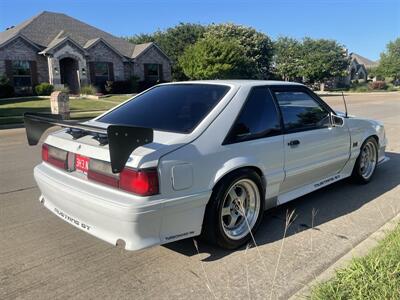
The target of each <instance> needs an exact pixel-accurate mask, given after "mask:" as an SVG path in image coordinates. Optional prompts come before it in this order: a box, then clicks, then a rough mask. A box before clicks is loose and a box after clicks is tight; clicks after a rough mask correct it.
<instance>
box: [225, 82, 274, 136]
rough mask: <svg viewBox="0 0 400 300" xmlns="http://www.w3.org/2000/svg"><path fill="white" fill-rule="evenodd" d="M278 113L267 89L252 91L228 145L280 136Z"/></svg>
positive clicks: (233, 128)
mask: <svg viewBox="0 0 400 300" xmlns="http://www.w3.org/2000/svg"><path fill="white" fill-rule="evenodd" d="M280 132H281V126H280V120H279V116H278V112H277V109H276V106H275V103H274V100H273V99H272V96H271V93H270V92H269V90H268V89H267V88H266V87H255V88H253V89H252V90H251V92H250V94H249V96H248V98H247V100H246V102H245V104H244V105H243V107H242V110H241V112H240V114H239V117H238V118H237V119H236V121H235V124H234V125H233V127H232V129H231V132H230V133H229V135H228V138H227V141H226V143H237V142H243V141H247V140H252V139H256V138H263V137H268V136H273V135H277V134H280Z"/></svg>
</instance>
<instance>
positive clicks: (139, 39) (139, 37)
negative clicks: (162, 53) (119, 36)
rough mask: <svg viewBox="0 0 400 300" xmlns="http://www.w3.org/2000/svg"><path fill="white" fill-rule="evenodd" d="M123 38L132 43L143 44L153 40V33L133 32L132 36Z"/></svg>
mask: <svg viewBox="0 0 400 300" xmlns="http://www.w3.org/2000/svg"><path fill="white" fill-rule="evenodd" d="M125 39H126V40H127V41H128V42H131V43H132V44H144V43H149V42H155V34H148V33H140V34H135V35H134V36H131V37H126V38H125Z"/></svg>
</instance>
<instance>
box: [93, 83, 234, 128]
mask: <svg viewBox="0 0 400 300" xmlns="http://www.w3.org/2000/svg"><path fill="white" fill-rule="evenodd" d="M228 90H229V87H228V86H224V85H213V84H173V85H162V86H158V87H155V88H153V89H151V90H149V91H147V92H145V93H144V94H142V95H140V96H137V97H135V98H134V99H132V100H131V101H128V102H126V103H125V104H123V105H121V106H120V107H118V108H116V109H114V110H112V111H111V112H109V113H108V114H106V115H104V116H103V117H101V118H100V119H98V121H100V122H105V123H110V124H124V125H132V126H140V127H148V128H153V129H158V130H163V131H172V132H179V133H189V132H191V131H192V130H193V129H194V128H195V127H196V126H197V125H198V124H199V123H200V122H201V121H202V120H203V119H204V118H205V116H206V115H207V114H208V113H209V112H210V111H211V110H212V109H213V108H214V106H215V105H216V104H217V103H218V102H219V101H220V100H221V99H222V97H223V96H224V95H225V94H226V93H227V92H228Z"/></svg>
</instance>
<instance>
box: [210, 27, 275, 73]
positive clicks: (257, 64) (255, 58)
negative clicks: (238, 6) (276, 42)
mask: <svg viewBox="0 0 400 300" xmlns="http://www.w3.org/2000/svg"><path fill="white" fill-rule="evenodd" d="M204 36H205V37H209V38H211V37H212V38H215V39H229V40H232V39H234V40H236V41H237V43H238V44H239V45H240V46H242V47H243V49H244V55H245V57H246V58H247V59H248V60H249V61H250V62H252V63H250V64H248V69H247V70H246V71H245V73H246V74H248V75H247V76H248V78H255V79H267V78H268V77H269V75H270V66H271V61H272V55H273V45H272V41H271V39H270V38H269V37H268V36H267V35H265V34H264V33H261V32H258V31H256V30H255V29H254V28H251V27H246V26H242V25H235V24H231V23H226V24H213V25H210V26H208V28H207V31H206V32H205V33H204Z"/></svg>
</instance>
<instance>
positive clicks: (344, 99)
mask: <svg viewBox="0 0 400 300" xmlns="http://www.w3.org/2000/svg"><path fill="white" fill-rule="evenodd" d="M342 98H343V103H344V109H345V110H346V111H345V114H344V117H345V118H347V116H348V115H347V104H346V98H345V97H344V94H343V91H342Z"/></svg>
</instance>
